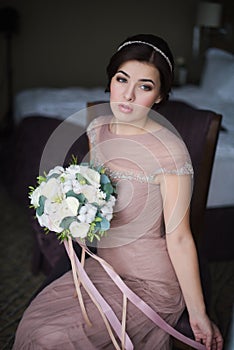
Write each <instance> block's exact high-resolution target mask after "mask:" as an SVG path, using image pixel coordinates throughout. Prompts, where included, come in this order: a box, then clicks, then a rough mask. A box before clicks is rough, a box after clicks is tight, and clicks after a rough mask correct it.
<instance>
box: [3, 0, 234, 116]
mask: <svg viewBox="0 0 234 350" xmlns="http://www.w3.org/2000/svg"><path fill="white" fill-rule="evenodd" d="M198 2H199V1H198V0H163V1H159V0H148V1H147V2H139V3H136V1H135V0H130V1H123V0H118V1H117V2H113V1H110V0H100V1H93V2H88V1H80V0H49V1H48V0H33V1H30V0H1V2H0V7H4V6H12V7H14V8H16V9H18V11H19V15H20V30H19V33H18V34H16V35H14V36H13V41H12V50H13V74H14V76H13V79H14V80H13V85H14V92H17V91H20V90H22V89H27V88H32V87H40V86H50V87H65V86H77V85H82V86H87V87H90V86H100V85H101V86H104V85H105V83H106V78H105V67H106V65H107V63H108V59H109V57H110V55H111V54H112V53H113V51H115V49H116V46H117V45H118V43H119V42H120V41H121V40H123V39H124V38H125V37H126V36H127V35H132V34H135V33H138V32H145V33H146V32H151V33H155V34H157V35H160V36H163V37H164V38H165V39H166V40H167V41H168V43H169V45H170V46H171V48H172V50H173V52H174V55H175V57H177V56H183V57H185V59H186V60H187V62H188V63H190V62H191V50H192V29H193V23H194V20H195V13H196V6H197V3H198ZM222 2H223V3H225V6H226V5H228V6H229V7H230V6H231V3H232V0H223V1H222ZM232 6H233V5H232ZM228 13H229V17H230V13H232V11H228ZM229 20H230V21H233V22H234V19H233V18H231V19H230V18H229ZM0 34H3V33H0ZM4 60H5V53H4V39H3V35H0V64H1V66H0V67H1V72H0V77H1V80H2V83H1V84H0V93H1V98H0V103H1V106H2V108H1V111H0V118H2V115H3V114H4V112H3V106H4V102H5V101H6V98H5V96H6V81H4V79H5V76H4V74H5V71H4V67H5V62H4ZM192 70H193V69H192V67H190V72H191V76H192Z"/></svg>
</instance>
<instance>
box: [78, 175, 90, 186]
mask: <svg viewBox="0 0 234 350" xmlns="http://www.w3.org/2000/svg"><path fill="white" fill-rule="evenodd" d="M76 179H77V180H78V181H79V183H80V184H81V185H86V184H89V182H88V181H87V180H86V178H85V177H84V176H83V175H81V174H80V173H77V174H76Z"/></svg>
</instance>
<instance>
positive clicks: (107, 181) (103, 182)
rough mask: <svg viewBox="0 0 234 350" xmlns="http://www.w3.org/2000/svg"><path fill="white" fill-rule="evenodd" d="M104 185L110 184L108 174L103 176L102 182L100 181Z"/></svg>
mask: <svg viewBox="0 0 234 350" xmlns="http://www.w3.org/2000/svg"><path fill="white" fill-rule="evenodd" d="M100 182H101V184H102V185H105V184H108V183H110V179H109V177H108V176H107V175H106V174H101V180H100Z"/></svg>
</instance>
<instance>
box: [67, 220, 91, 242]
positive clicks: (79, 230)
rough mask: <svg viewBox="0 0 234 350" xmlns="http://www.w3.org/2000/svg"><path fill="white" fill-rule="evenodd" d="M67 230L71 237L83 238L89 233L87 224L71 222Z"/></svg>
mask: <svg viewBox="0 0 234 350" xmlns="http://www.w3.org/2000/svg"><path fill="white" fill-rule="evenodd" d="M69 229H70V232H71V235H72V236H73V237H77V238H78V237H79V238H85V237H86V236H87V233H88V232H89V224H86V223H84V222H76V221H73V222H72V223H71V225H70V226H69Z"/></svg>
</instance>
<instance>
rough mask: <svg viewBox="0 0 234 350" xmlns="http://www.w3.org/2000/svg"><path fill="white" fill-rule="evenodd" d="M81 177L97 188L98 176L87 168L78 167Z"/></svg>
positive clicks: (94, 171) (98, 183)
mask: <svg viewBox="0 0 234 350" xmlns="http://www.w3.org/2000/svg"><path fill="white" fill-rule="evenodd" d="M80 173H81V175H82V176H83V177H84V178H85V179H86V180H87V181H88V182H89V183H90V184H91V185H93V186H95V187H96V188H98V187H99V186H100V179H101V176H100V174H99V173H98V172H97V171H96V170H93V169H90V168H89V167H87V166H80Z"/></svg>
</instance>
